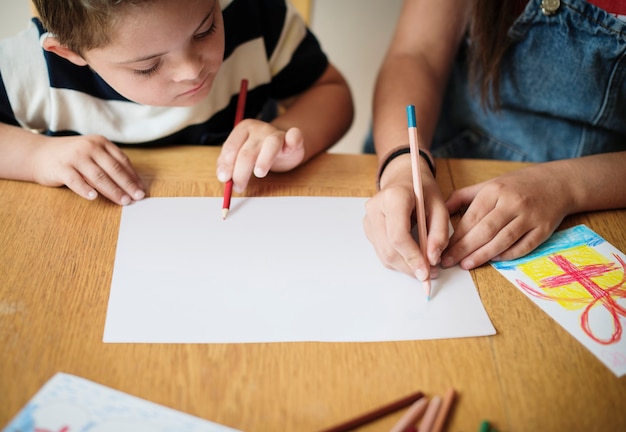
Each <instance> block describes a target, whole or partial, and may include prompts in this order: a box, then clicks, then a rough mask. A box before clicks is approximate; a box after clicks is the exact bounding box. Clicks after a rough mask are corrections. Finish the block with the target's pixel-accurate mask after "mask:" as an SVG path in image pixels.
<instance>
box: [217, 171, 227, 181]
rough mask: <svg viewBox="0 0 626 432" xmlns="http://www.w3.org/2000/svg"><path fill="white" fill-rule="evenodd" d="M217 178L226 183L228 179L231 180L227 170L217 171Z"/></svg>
mask: <svg viewBox="0 0 626 432" xmlns="http://www.w3.org/2000/svg"><path fill="white" fill-rule="evenodd" d="M217 179H218V180H219V181H221V182H222V183H226V182H227V181H228V180H230V179H229V178H228V174H226V173H225V172H223V171H218V173H217Z"/></svg>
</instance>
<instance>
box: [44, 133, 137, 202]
mask: <svg viewBox="0 0 626 432" xmlns="http://www.w3.org/2000/svg"><path fill="white" fill-rule="evenodd" d="M32 169H33V179H34V181H35V182H37V183H39V184H42V185H44V186H63V185H65V186H67V187H68V188H70V189H71V190H73V191H74V192H76V193H77V194H78V195H80V196H82V197H83V198H87V199H89V200H93V199H95V198H96V197H97V196H98V193H101V194H102V195H104V196H105V197H107V198H108V199H110V200H111V201H113V202H115V203H117V204H120V205H126V204H130V203H131V202H132V201H133V200H140V199H142V198H143V197H144V196H145V192H144V186H143V183H142V182H141V179H140V178H139V175H138V174H137V173H136V172H135V170H134V168H133V167H132V165H131V163H130V160H129V159H128V157H127V156H126V155H125V154H124V153H123V152H122V150H120V149H119V147H117V146H116V145H115V144H113V143H112V142H111V141H109V140H108V139H106V138H104V137H103V136H100V135H87V136H71V137H54V138H49V139H46V140H45V141H43V142H42V143H41V144H40V145H38V146H37V148H36V151H35V153H34V155H33V164H32Z"/></svg>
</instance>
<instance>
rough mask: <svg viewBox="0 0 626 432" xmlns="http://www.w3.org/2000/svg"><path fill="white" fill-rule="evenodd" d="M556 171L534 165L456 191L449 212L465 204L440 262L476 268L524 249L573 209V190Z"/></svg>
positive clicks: (522, 252) (544, 236)
mask: <svg viewBox="0 0 626 432" xmlns="http://www.w3.org/2000/svg"><path fill="white" fill-rule="evenodd" d="M567 184H568V183H567V181H559V176H558V173H555V172H553V171H552V170H549V169H546V167H545V166H542V165H541V164H540V165H536V166H533V167H529V168H524V169H521V170H518V171H514V172H512V173H509V174H506V175H503V176H500V177H496V178H494V179H492V180H489V181H486V182H483V183H479V184H476V185H473V186H469V187H465V188H462V189H459V190H456V191H454V192H453V193H452V194H451V195H450V197H449V198H448V200H447V202H446V206H447V207H448V210H449V211H450V213H451V214H452V213H456V212H458V211H461V210H462V209H464V208H467V210H466V211H465V214H463V216H462V217H461V220H460V222H459V223H458V226H457V227H456V230H455V232H454V234H453V235H452V237H451V238H450V242H449V244H448V248H447V250H446V251H445V252H444V254H443V255H442V266H443V267H451V266H454V265H456V264H457V263H460V265H461V267H462V268H464V269H467V270H469V269H473V268H475V267H478V266H480V265H482V264H484V263H486V262H487V261H489V260H498V261H505V260H511V259H515V258H519V257H521V256H524V255H526V254H527V253H529V252H531V251H532V250H533V249H535V248H536V247H537V246H539V245H540V244H541V243H542V242H544V241H545V240H547V239H548V237H550V235H552V233H553V232H554V230H555V229H556V228H557V227H558V226H559V224H560V223H561V222H562V221H563V219H564V218H565V216H567V215H568V214H569V213H570V208H571V201H572V198H571V196H572V194H571V192H570V191H569V190H568V186H567Z"/></svg>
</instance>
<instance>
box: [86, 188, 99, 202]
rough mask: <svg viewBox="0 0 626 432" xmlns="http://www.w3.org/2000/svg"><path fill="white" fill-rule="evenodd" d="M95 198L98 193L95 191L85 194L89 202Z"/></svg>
mask: <svg viewBox="0 0 626 432" xmlns="http://www.w3.org/2000/svg"><path fill="white" fill-rule="evenodd" d="M97 196H98V192H96V191H95V190H92V191H89V193H88V194H87V198H88V199H90V200H92V199H96V197H97Z"/></svg>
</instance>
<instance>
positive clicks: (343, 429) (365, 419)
mask: <svg viewBox="0 0 626 432" xmlns="http://www.w3.org/2000/svg"><path fill="white" fill-rule="evenodd" d="M423 397H424V393H422V392H416V393H413V394H410V395H408V396H405V397H403V398H402V399H398V400H396V401H394V402H391V403H389V404H387V405H384V406H382V407H380V408H376V409H374V410H372V411H369V412H367V413H365V414H362V415H360V416H358V417H355V418H353V419H351V420H348V421H346V422H344V423H341V424H339V425H337V426H333V427H331V428H329V429H325V430H324V431H323V432H347V431H351V430H353V429H355V428H357V427H359V426H363V425H364V424H367V423H370V422H373V421H374V420H377V419H379V418H381V417H384V416H386V415H387V414H391V413H392V412H395V411H398V410H399V409H401V408H404V407H406V406H409V405H411V404H413V403H415V401H418V400H420V399H421V398H423Z"/></svg>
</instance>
